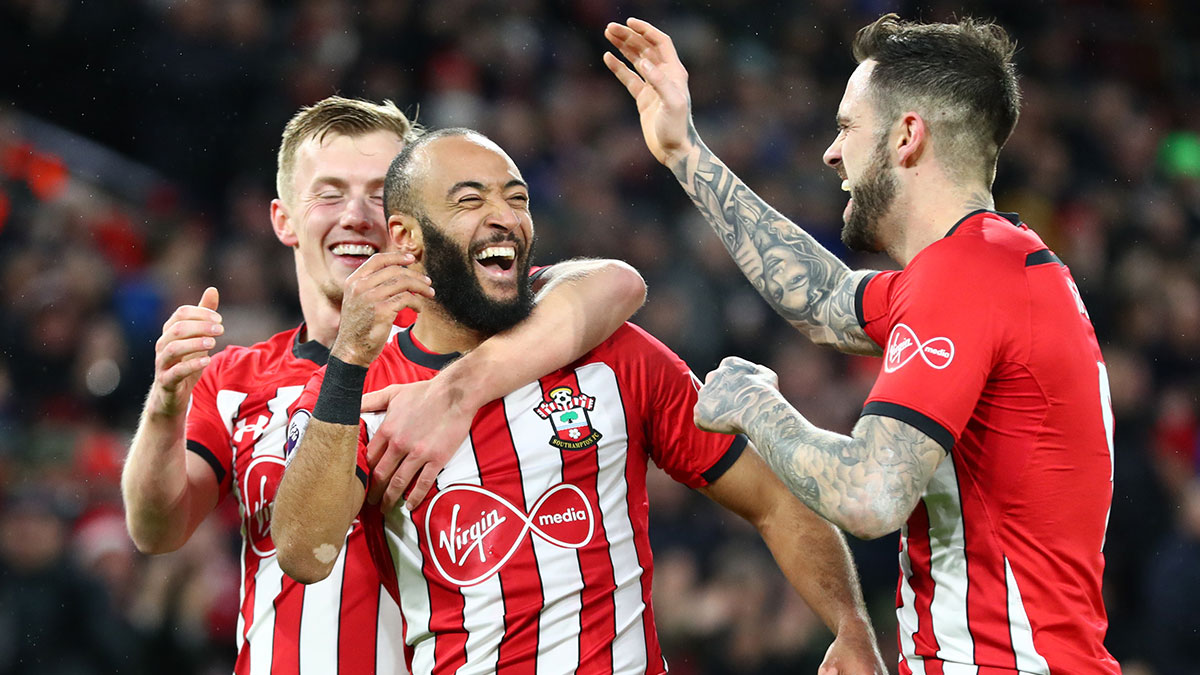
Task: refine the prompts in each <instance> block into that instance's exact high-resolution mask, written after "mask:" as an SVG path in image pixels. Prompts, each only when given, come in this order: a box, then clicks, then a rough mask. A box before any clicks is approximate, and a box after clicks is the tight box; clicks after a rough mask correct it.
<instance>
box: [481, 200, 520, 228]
mask: <svg viewBox="0 0 1200 675" xmlns="http://www.w3.org/2000/svg"><path fill="white" fill-rule="evenodd" d="M487 226H488V227H491V228H495V229H498V230H503V231H505V232H512V231H513V230H515V229H517V228H518V227H520V226H521V216H520V215H519V214H518V213H517V210H516V209H514V208H513V207H512V206H510V205H509V204H508V202H506V201H503V200H501V201H500V202H499V203H498V204H496V206H495V207H494V208H493V209H492V212H491V213H490V214H488V219H487Z"/></svg>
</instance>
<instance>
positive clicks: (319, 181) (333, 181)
mask: <svg viewBox="0 0 1200 675" xmlns="http://www.w3.org/2000/svg"><path fill="white" fill-rule="evenodd" d="M383 183H384V178H383V176H380V177H378V178H372V179H371V180H369V181H367V185H368V186H372V187H373V186H376V185H383ZM349 184H350V181H348V180H346V179H345V178H340V177H338V176H314V177H313V179H312V181H311V182H310V183H309V185H310V186H313V187H315V186H322V185H332V186H334V187H346V186H348V185H349Z"/></svg>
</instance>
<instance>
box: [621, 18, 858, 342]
mask: <svg viewBox="0 0 1200 675" xmlns="http://www.w3.org/2000/svg"><path fill="white" fill-rule="evenodd" d="M604 35H605V37H607V38H608V40H609V42H611V43H612V44H613V46H615V47H616V48H617V49H618V50H619V51H620V52H621V54H622V55H623V56H624V57H625V58H626V59H628V60H629V62H630V63H631V64H633V67H634V68H633V69H630V68H629V66H627V65H625V63H624V62H622V61H621V60H620V59H619V58H617V56H616V55H614V54H612V53H606V54H605V55H604V63H605V65H607V66H608V68H609V70H611V71H612V72H613V74H614V75H616V77H617V79H618V80H620V81H621V83H622V84H623V85H625V88H626V90H628V91H629V94H630V95H631V96H632V97H633V98H634V99H635V100H636V101H637V107H638V114H639V115H640V116H641V124H642V134H643V136H644V137H645V140H646V145H647V147H649V149H650V152H651V153H652V154H653V155H654V157H655V159H657V160H658V161H659V162H661V163H662V164H663V165H665V166H666V167H667V168H669V169H670V170H671V172H672V173H674V174H675V178H676V179H678V180H679V183H680V185H682V186H683V189H684V191H685V192H686V193H687V194H688V196H689V197H691V198H692V202H694V203H695V204H696V207H697V208H698V209H699V210H700V212H701V213H702V214H703V215H704V217H705V219H706V220H707V221H708V223H709V225H711V226H712V228H713V229H714V230H715V231H716V233H717V235H718V236H720V238H721V242H722V243H723V244H725V248H727V249H728V250H729V253H730V255H732V256H733V259H734V261H735V262H736V263H737V264H738V267H740V268H741V270H742V273H743V274H745V275H746V278H747V279H749V280H750V283H751V284H753V285H754V287H755V288H756V289H757V290H758V292H759V293H760V294H762V296H763V297H764V298H766V300H767V302H768V303H770V304H771V306H772V307H773V308H775V311H777V312H779V314H780V315H781V316H783V317H784V318H785V319H787V320H788V322H790V323H791V324H792V325H793V326H795V327H796V329H797V330H799V331H800V332H802V333H804V334H805V335H807V336H808V337H809V338H810V339H812V340H813V341H814V342H817V343H820V344H829V345H832V346H834V347H836V348H838V349H840V350H842V351H846V352H851V353H857V354H878V353H880V350H879V346H878V345H876V344H875V343H874V342H872V341H871V340H870V338H868V337H867V335H866V334H865V333H864V332H863V330H862V328H861V327H860V326H859V325H858V319H857V316H856V314H855V311H854V298H855V292H856V291H857V290H858V285H859V283H860V282H861V281H862V280H863V279H864V277H866V276H867V275H868V274H869V272H865V271H860V272H854V271H851V270H850V268H848V267H847V266H846V265H845V264H844V263H843V262H842V261H841V260H839V259H838V258H837V256H835V255H833V254H832V253H830V252H829V251H828V250H827V249H825V247H823V246H821V245H820V244H819V243H818V242H817V241H816V239H814V238H813V237H812V236H811V235H809V234H808V233H807V232H805V231H804V230H802V229H801V228H800V227H799V226H797V225H796V224H795V223H793V222H792V221H790V220H788V219H787V218H785V217H783V216H782V215H781V214H780V213H779V212H777V211H776V210H775V209H773V208H771V207H770V206H769V205H768V204H767V203H766V202H764V201H763V200H762V199H761V198H760V197H759V196H758V195H756V194H755V193H754V191H753V190H751V189H750V188H748V187H747V186H746V185H745V184H744V183H743V182H742V181H741V180H739V179H738V177H737V176H736V175H734V173H733V172H732V171H730V170H729V167H727V166H725V164H724V163H723V162H722V161H721V160H720V159H719V158H718V157H717V156H716V155H714V154H713V153H712V151H710V150H709V149H708V147H707V146H705V145H704V142H703V140H701V139H700V136H699V134H698V133H697V132H696V128H695V126H694V125H693V123H692V117H691V97H690V95H689V94H688V88H687V82H688V73H687V70H686V69H684V67H683V63H682V62H681V61H680V60H679V55H678V54H676V52H675V46H674V44H673V43H672V42H671V38H670V37H669V36H668V35H667V34H666V33H664V32H662V31H660V30H659V29H657V28H655V27H654V26H653V25H651V24H649V23H647V22H645V21H641V20H639V19H629V21H628V22H627V23H626V24H619V23H610V24H608V27H607V28H606V29H605V32H604Z"/></svg>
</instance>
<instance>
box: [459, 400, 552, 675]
mask: <svg viewBox="0 0 1200 675" xmlns="http://www.w3.org/2000/svg"><path fill="white" fill-rule="evenodd" d="M471 441H472V444H473V445H474V446H475V449H476V456H477V457H476V459H477V461H478V463H479V480H480V483H481V484H482V485H483V487H484V488H486V489H488V490H490V491H491V492H493V493H494V494H497V495H500V496H502V497H503V498H504V499H507V500H508V501H509V502H510V503H512V504H517V505H520V507H521V508H522V509H523V510H524V512H525V513H526V514H528V515H529V516H532V515H533V514H530V513H529V511H530V509H531V508H532V507H533V504H530V503H527V502H526V500H525V493H524V492H525V491H524V490H523V489H522V485H523V482H522V480H521V477H520V476H521V465H520V462H519V461H518V459H517V450H516V446H515V445H514V444H513V439H512V431H511V430H510V429H509V428H508V418H507V416H506V414H505V411H504V400H503V399H500V400H496V401H492V402H491V403H489V404H487V405H485V406H484V407H483V408H482V409H481V410H480V411H479V414H478V415H477V416H476V417H475V423H474V425H472V428H471ZM481 448H487V450H488V454H487V455H486V456H483V457H480V456H478V455H479V450H480V449H481ZM513 476H516V477H517V478H516V480H513ZM534 536H535V535H533V534H532V533H530V534H529V535H527V536H526V537H524V538H523V539H522V541H521V543H520V545H519V546H518V548H517V550H516V551H515V552H514V553H513V555H512V557H511V558H509V561H508V562H507V563H506V564H505V565H504V567H503V568H502V569H501V570H500V574H499V579H500V588H501V597H502V599H503V602H504V637H503V638H502V639H501V640H500V646H499V650H498V651H499V654H498V655H497V661H496V667H497V668H498V669H500V670H503V671H504V672H505V673H513V674H514V675H519V674H522V673H528V674H529V675H533V673H536V672H537V654H538V624H539V619H540V618H541V613H542V608H543V606H544V605H545V598H544V597H543V595H542V579H541V573H540V572H539V568H538V563H537V556H536V555H535V553H534V550H533V537H534ZM523 569H527V570H532V572H533V573H532V574H522V573H521V572H520V570H523Z"/></svg>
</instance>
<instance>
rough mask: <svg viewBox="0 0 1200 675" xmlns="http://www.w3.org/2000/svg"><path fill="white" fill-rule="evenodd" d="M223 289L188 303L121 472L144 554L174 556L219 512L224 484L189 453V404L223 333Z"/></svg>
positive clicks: (176, 319)
mask: <svg viewBox="0 0 1200 675" xmlns="http://www.w3.org/2000/svg"><path fill="white" fill-rule="evenodd" d="M218 301H219V297H218V293H217V289H215V288H208V289H207V290H205V291H204V295H203V297H202V298H201V299H200V302H199V304H196V305H183V306H181V307H179V308H177V309H176V310H175V312H174V313H172V314H171V317H170V318H169V319H167V322H166V323H165V324H164V325H163V332H162V336H161V337H159V339H158V341H157V342H156V343H155V346H154V351H155V355H154V383H153V384H152V385H151V386H150V393H149V394H148V395H147V397H146V404H145V406H144V407H143V409H142V416H141V420H140V421H139V422H138V428H137V433H136V434H135V435H134V437H133V442H132V444H131V445H130V449H129V455H128V457H127V458H126V460H125V467H124V469H123V471H122V472H121V494H122V497H123V499H124V502H125V522H126V526H127V527H128V528H129V535H130V537H131V538H132V539H133V542H134V544H135V545H136V546H137V547H138V550H140V551H142V552H143V553H166V552H168V551H174V550H175V549H177V548H179V547H180V546H182V545H183V544H184V542H186V541H187V540H188V537H190V536H191V535H192V532H193V531H194V530H195V529H196V526H198V525H199V524H200V521H202V520H204V517H205V516H206V515H208V513H209V512H210V511H212V509H213V507H214V506H216V503H217V496H218V494H219V493H218V487H219V486H218V485H217V478H216V475H214V473H213V470H212V468H211V467H209V465H208V464H207V463H205V462H204V461H203V460H202V459H200V458H199V457H198V456H196V455H195V454H193V453H190V452H188V451H187V449H186V447H185V432H186V422H187V410H188V401H189V400H190V399H191V395H192V390H193V389H194V388H195V386H196V383H197V382H198V381H199V379H200V374H201V372H202V371H203V370H204V369H205V368H206V367H207V366H208V364H209V361H210V358H211V357H209V355H208V352H209V350H211V349H212V348H213V346H214V345H215V344H216V338H217V337H218V336H219V335H221V333H222V332H223V328H222V326H221V315H220V314H218V313H217V304H218Z"/></svg>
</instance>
